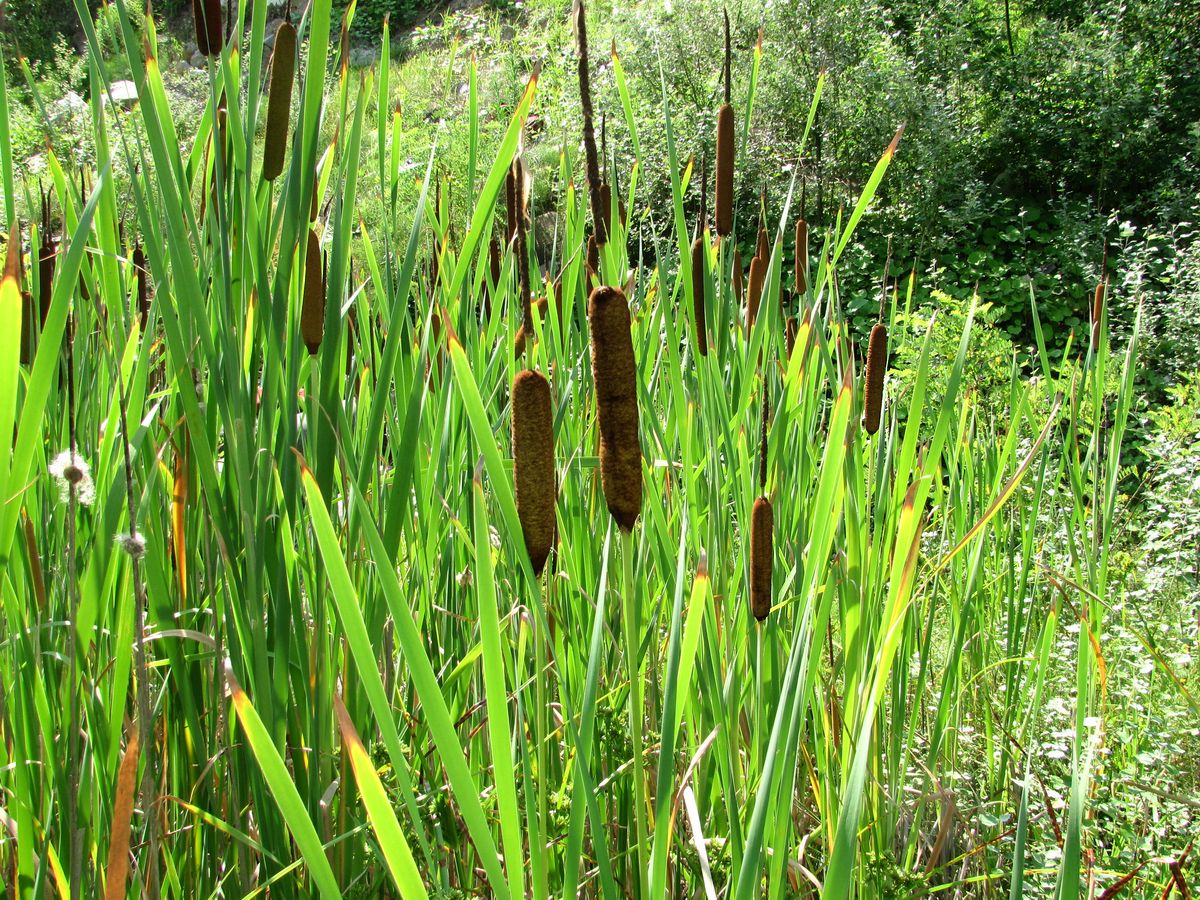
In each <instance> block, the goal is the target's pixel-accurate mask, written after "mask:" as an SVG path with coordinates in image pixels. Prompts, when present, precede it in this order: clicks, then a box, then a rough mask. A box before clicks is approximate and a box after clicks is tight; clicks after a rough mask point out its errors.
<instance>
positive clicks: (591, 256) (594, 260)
mask: <svg viewBox="0 0 1200 900" xmlns="http://www.w3.org/2000/svg"><path fill="white" fill-rule="evenodd" d="M587 268H588V277H589V280H590V279H591V278H597V277H599V275H600V247H599V246H597V244H596V236H595V235H594V234H591V235H588V244H587Z"/></svg>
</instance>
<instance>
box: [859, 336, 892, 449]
mask: <svg viewBox="0 0 1200 900" xmlns="http://www.w3.org/2000/svg"><path fill="white" fill-rule="evenodd" d="M885 374H887V326H885V325H884V324H883V323H882V322H880V323H877V324H876V325H875V327H874V328H872V329H871V339H870V342H869V343H868V344H867V388H866V393H865V396H864V397H863V419H862V425H863V429H864V430H865V431H866V432H867V434H874V433H875V432H877V431H878V430H879V419H880V414H881V413H882V412H883V376H884V375H885Z"/></svg>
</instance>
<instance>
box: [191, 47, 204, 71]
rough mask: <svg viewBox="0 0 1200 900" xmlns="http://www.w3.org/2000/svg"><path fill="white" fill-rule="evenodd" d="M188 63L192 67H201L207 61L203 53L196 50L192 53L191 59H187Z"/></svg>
mask: <svg viewBox="0 0 1200 900" xmlns="http://www.w3.org/2000/svg"><path fill="white" fill-rule="evenodd" d="M188 65H190V66H191V67H192V68H193V69H203V68H206V67H207V66H208V62H207V60H206V59H205V57H204V54H203V53H201V52H200V51H199V50H197V51H196V52H195V53H193V54H192V57H191V59H190V60H188Z"/></svg>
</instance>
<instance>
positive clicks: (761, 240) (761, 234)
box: [754, 223, 771, 263]
mask: <svg viewBox="0 0 1200 900" xmlns="http://www.w3.org/2000/svg"><path fill="white" fill-rule="evenodd" d="M754 255H755V256H757V257H758V258H759V259H761V260H762V261H763V262H764V263H767V262H770V260H771V233H770V232H769V231H767V226H766V224H765V223H764V224H763V225H761V226H759V229H758V246H757V248H756V250H755V253H754Z"/></svg>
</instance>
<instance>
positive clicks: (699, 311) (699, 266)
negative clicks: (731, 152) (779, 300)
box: [692, 156, 708, 356]
mask: <svg viewBox="0 0 1200 900" xmlns="http://www.w3.org/2000/svg"><path fill="white" fill-rule="evenodd" d="M707 218H708V157H707V156H706V157H705V158H704V160H703V162H702V163H701V165H700V223H699V225H698V226H697V227H696V239H695V240H694V241H692V313H693V314H694V316H695V319H696V352H697V353H699V354H700V355H701V356H708V323H707V322H706V321H705V318H704V301H705V298H704V284H705V281H706V280H707V279H706V278H705V275H706V270H707V262H708V254H707V253H706V252H705V247H704V226H705V224H706V222H705V220H706V219H707Z"/></svg>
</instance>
